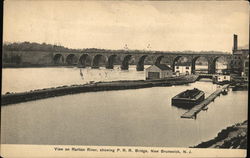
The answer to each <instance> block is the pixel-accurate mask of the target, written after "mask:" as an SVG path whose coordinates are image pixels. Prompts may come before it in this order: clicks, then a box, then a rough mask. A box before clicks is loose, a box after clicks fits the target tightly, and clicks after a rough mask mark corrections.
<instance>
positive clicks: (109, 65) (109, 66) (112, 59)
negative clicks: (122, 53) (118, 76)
mask: <svg viewBox="0 0 250 158" xmlns="http://www.w3.org/2000/svg"><path fill="white" fill-rule="evenodd" d="M116 58H117V55H115V54H113V55H110V56H109V57H108V61H107V64H106V68H107V69H113V68H114V64H115V62H116V60H117V59H116Z"/></svg>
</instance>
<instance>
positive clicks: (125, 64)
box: [121, 55, 132, 70]
mask: <svg viewBox="0 0 250 158" xmlns="http://www.w3.org/2000/svg"><path fill="white" fill-rule="evenodd" d="M131 59H132V55H125V56H124V57H123V59H122V63H121V69H122V70H128V68H129V63H130V61H131Z"/></svg>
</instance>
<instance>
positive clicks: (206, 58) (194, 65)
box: [191, 55, 209, 74]
mask: <svg viewBox="0 0 250 158" xmlns="http://www.w3.org/2000/svg"><path fill="white" fill-rule="evenodd" d="M199 58H204V59H205V60H206V61H207V64H208V65H207V71H208V72H209V58H208V57H206V56H202V55H197V56H193V59H192V62H191V73H192V74H194V73H195V71H196V61H197V60H198V59H199Z"/></svg>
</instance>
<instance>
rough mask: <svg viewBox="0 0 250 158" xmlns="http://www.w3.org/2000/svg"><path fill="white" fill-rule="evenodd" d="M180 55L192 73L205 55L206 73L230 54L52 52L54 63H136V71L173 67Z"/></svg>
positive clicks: (108, 65) (109, 65)
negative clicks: (198, 60)
mask: <svg viewBox="0 0 250 158" xmlns="http://www.w3.org/2000/svg"><path fill="white" fill-rule="evenodd" d="M181 57H186V58H187V59H188V61H189V63H191V69H192V73H194V72H195V62H196V60H197V59H198V58H200V57H205V59H206V60H207V62H208V73H212V74H213V73H215V71H216V61H217V60H218V59H219V58H221V57H223V58H224V59H225V60H226V61H227V63H228V64H230V63H231V60H232V55H231V54H227V53H220V54H219V53H217V54H214V53H204V52H200V53H199V52H196V53H186V52H146V51H145V52H143V51H141V52H140V51H124V50H122V51H110V52H81V53H69V52H54V53H53V62H54V63H53V64H54V65H75V66H79V67H92V68H99V67H106V68H107V69H113V67H114V65H120V67H121V69H122V70H127V69H128V68H129V65H136V69H137V71H143V70H144V65H152V64H160V63H163V64H167V65H170V66H171V67H172V68H173V71H174V67H175V65H176V63H177V61H178V60H179V59H180V58H181Z"/></svg>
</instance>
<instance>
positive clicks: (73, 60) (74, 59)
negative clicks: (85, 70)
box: [66, 54, 78, 65]
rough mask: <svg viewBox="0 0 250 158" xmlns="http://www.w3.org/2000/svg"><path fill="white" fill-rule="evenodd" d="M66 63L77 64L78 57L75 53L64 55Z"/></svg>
mask: <svg viewBox="0 0 250 158" xmlns="http://www.w3.org/2000/svg"><path fill="white" fill-rule="evenodd" d="M66 63H67V64H68V65H77V63H78V57H77V56H76V55H75V54H69V55H67V56H66Z"/></svg>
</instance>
